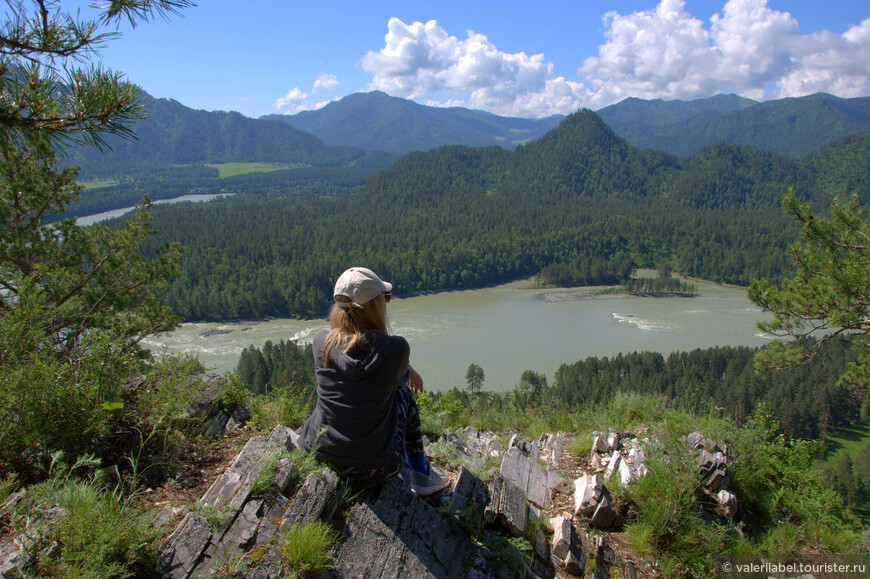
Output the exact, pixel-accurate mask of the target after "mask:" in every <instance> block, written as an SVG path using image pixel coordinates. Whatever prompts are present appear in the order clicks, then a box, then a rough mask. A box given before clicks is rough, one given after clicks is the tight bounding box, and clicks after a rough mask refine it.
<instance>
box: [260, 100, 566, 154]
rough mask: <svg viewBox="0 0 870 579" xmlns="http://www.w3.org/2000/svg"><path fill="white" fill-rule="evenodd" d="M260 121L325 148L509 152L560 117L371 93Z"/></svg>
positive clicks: (544, 129) (548, 127)
mask: <svg viewBox="0 0 870 579" xmlns="http://www.w3.org/2000/svg"><path fill="white" fill-rule="evenodd" d="M260 118H262V119H272V120H279V121H282V122H285V123H288V124H290V125H292V126H294V127H296V128H297V129H299V130H301V131H306V132H309V133H311V134H313V135H316V136H317V137H319V138H320V139H321V140H322V141H323V142H324V143H328V144H331V145H351V146H354V147H360V148H361V149H365V150H366V151H389V152H391V153H410V152H411V151H428V150H429V149H434V148H436V147H439V146H441V145H467V146H470V147H485V146H487V145H500V146H502V147H504V148H506V149H513V148H514V147H515V146H516V145H517V144H520V143H526V142H529V141H533V140H535V139H537V138H539V137H540V136H541V135H543V134H544V133H545V132H547V131H549V130H550V129H552V128H554V127H556V126H557V125H558V124H559V121H561V120H562V118H563V117H562V116H560V115H554V116H551V117H547V118H544V119H521V118H516V117H500V116H497V115H494V114H492V113H487V112H484V111H476V110H471V109H466V108H461V107H451V108H442V107H430V106H425V105H420V104H417V103H415V102H414V101H410V100H406V99H401V98H397V97H391V96H388V95H387V94H385V93H383V92H380V91H374V92H369V93H356V94H352V95H348V96H346V97H344V98H343V99H341V100H339V101H336V102H332V103H329V104H328V105H326V106H325V107H323V108H321V109H318V110H315V111H303V112H301V113H297V114H295V115H267V116H264V117H260Z"/></svg>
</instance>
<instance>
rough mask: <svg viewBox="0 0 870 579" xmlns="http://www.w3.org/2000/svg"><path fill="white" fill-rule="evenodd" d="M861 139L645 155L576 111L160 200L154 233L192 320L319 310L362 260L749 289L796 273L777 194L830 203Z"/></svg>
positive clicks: (857, 172) (471, 273)
mask: <svg viewBox="0 0 870 579" xmlns="http://www.w3.org/2000/svg"><path fill="white" fill-rule="evenodd" d="M868 143H870V138H868V137H866V136H864V137H859V138H852V139H849V140H847V141H844V142H840V143H837V144H834V145H831V146H829V147H828V148H826V149H824V150H822V151H819V152H818V153H817V154H816V155H814V156H812V157H811V158H808V159H807V160H804V161H801V162H798V161H794V160H792V159H789V158H787V157H783V156H778V155H774V154H772V153H767V152H764V151H759V150H756V149H750V148H746V147H738V146H735V145H715V146H711V147H708V148H706V149H703V150H702V151H700V152H698V153H697V154H696V155H694V156H693V157H691V158H689V159H680V158H677V157H674V156H671V155H667V154H664V153H659V152H655V151H650V150H641V149H638V148H636V147H634V146H632V145H630V144H628V143H626V142H625V141H623V140H622V139H620V138H619V137H618V136H617V135H616V134H615V133H613V131H611V130H610V129H609V128H608V127H607V126H606V125H605V124H604V123H603V122H602V121H601V119H599V118H598V117H597V116H596V115H594V114H593V113H591V112H589V111H583V112H580V113H577V114H574V115H572V116H570V117H569V118H567V119H566V120H565V121H564V122H563V123H562V125H560V127H559V128H558V129H556V130H554V131H551V132H550V133H548V134H547V135H546V136H544V137H543V138H542V139H541V140H540V141H538V142H535V143H531V144H529V145H526V146H522V147H518V148H517V149H516V150H515V151H512V152H508V151H505V150H504V149H501V148H499V147H486V148H481V149H472V148H468V147H457V146H451V147H441V148H439V149H436V150H434V151H431V152H428V153H411V154H408V155H405V156H404V157H402V158H400V159H399V160H398V161H397V162H396V163H394V164H393V165H392V166H391V167H390V168H388V169H386V170H383V171H381V172H379V173H377V174H375V175H374V176H373V177H372V178H371V179H369V180H368V181H367V182H366V184H365V186H364V187H362V189H361V190H360V191H359V193H358V194H356V195H353V196H351V197H346V196H342V197H341V198H338V197H331V198H324V197H322V196H320V197H315V196H312V195H298V194H295V192H293V194H286V193H284V192H282V190H281V187H280V186H276V187H274V188H273V189H269V190H265V189H264V192H263V193H262V194H244V195H237V196H235V197H233V198H232V199H229V200H226V201H222V202H219V203H209V204H197V205H189V206H185V207H172V208H166V207H156V208H154V210H153V214H154V227H155V229H157V230H158V231H159V233H158V235H156V236H155V237H154V239H153V240H152V242H153V243H154V246H155V247H156V246H158V245H159V244H161V243H164V242H166V241H169V240H176V241H180V242H181V243H182V245H184V246H185V248H186V253H185V258H184V260H183V262H182V264H181V275H180V276H179V277H178V278H176V279H175V280H174V281H173V282H172V283H171V284H170V287H169V288H168V291H167V299H168V300H169V303H170V304H171V305H172V307H173V309H174V310H175V311H176V312H177V313H178V314H179V315H181V316H183V317H184V318H186V319H188V320H199V319H212V320H219V319H232V318H262V317H268V316H281V317H293V316H303V317H310V316H319V315H323V314H324V313H325V311H326V309H327V307H328V305H329V302H330V292H331V287H332V281H333V280H334V278H335V276H337V275H338V274H339V273H340V272H341V271H343V270H344V269H345V268H346V267H348V265H349V264H354V263H356V264H366V265H368V266H370V267H372V268H374V269H375V270H376V271H378V272H379V273H381V274H382V275H384V276H385V277H387V278H388V279H391V280H392V281H393V282H395V284H396V288H397V293H399V294H408V293H412V292H416V291H420V290H432V289H445V288H469V287H479V286H483V285H489V284H495V283H499V282H504V281H509V280H513V279H519V278H522V277H525V276H532V275H535V274H538V273H539V272H541V271H542V270H545V268H548V267H558V268H560V270H561V271H562V273H563V274H564V275H567V276H569V277H570V278H571V279H572V280H574V281H575V282H576V283H577V284H611V283H621V282H623V281H625V280H626V279H627V278H628V276H629V275H630V273H631V271H632V269H633V268H636V267H659V266H662V265H666V266H668V267H670V268H671V269H673V270H674V271H677V272H680V273H681V274H683V275H687V276H692V277H698V278H704V279H709V280H714V281H721V282H729V283H736V284H741V285H747V284H748V283H749V282H750V281H751V280H752V279H755V278H761V277H764V278H770V279H779V278H780V276H782V275H783V274H784V273H786V272H787V271H788V267H789V266H788V257H787V248H788V246H789V244H790V243H791V242H793V241H794V240H795V239H796V237H797V228H796V227H795V226H793V225H792V224H791V222H790V221H789V220H788V219H787V218H786V217H785V216H783V214H782V212H781V209H780V207H779V202H780V199H781V198H782V196H783V194H784V193H785V191H786V190H787V188H788V187H792V188H794V190H795V192H796V194H797V196H798V198H800V199H802V200H805V201H809V202H810V203H811V204H812V205H813V206H814V207H816V208H818V209H823V208H825V207H827V205H828V203H829V199H830V197H831V195H834V194H842V193H843V192H844V191H842V186H843V185H844V184H845V183H855V182H860V179H861V178H863V175H865V174H866V172H867V168H866V163H865V164H863V165H862V164H861V162H860V159H861V156H860V154H855V153H854V152H853V151H854V150H855V149H856V148H860V147H866V146H867V144H868ZM862 167H863V168H862ZM282 173H284V172H275V173H267V174H257V175H256V176H253V175H252V176H247V177H245V178H246V179H250V180H263V182H267V181H269V180H271V179H281V178H282V177H281V174H282ZM222 181H223V182H226V181H227V180H226V179H225V180H222ZM288 192H289V191H288ZM866 194H867V193H866V190H865V192H864V193H863V195H864V196H865V197H866ZM863 201H866V199H863Z"/></svg>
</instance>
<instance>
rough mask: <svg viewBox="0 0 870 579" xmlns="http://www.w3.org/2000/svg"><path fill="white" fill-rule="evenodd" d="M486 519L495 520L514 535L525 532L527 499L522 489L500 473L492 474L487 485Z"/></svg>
mask: <svg viewBox="0 0 870 579" xmlns="http://www.w3.org/2000/svg"><path fill="white" fill-rule="evenodd" d="M485 514H486V520H487V521H488V522H490V523H491V522H497V523H499V524H500V525H501V526H502V527H504V529H505V530H506V531H507V532H508V533H510V534H511V535H513V536H514V537H522V536H523V535H525V533H526V525H527V523H528V517H529V515H528V501H527V500H526V495H525V493H524V492H523V490H522V489H520V488H519V487H518V486H517V485H515V484H514V483H512V482H511V481H510V480H508V479H507V478H505V477H504V476H503V475H501V474H500V473H496V474H494V475H493V476H492V481H491V482H490V485H489V505H488V506H487V507H486V512H485Z"/></svg>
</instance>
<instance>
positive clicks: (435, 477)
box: [411, 464, 450, 497]
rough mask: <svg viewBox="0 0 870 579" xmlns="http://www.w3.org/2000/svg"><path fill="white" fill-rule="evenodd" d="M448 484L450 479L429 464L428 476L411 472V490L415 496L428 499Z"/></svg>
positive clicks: (414, 471)
mask: <svg viewBox="0 0 870 579" xmlns="http://www.w3.org/2000/svg"><path fill="white" fill-rule="evenodd" d="M449 484H450V479H449V478H448V477H447V474H446V473H445V472H444V471H443V470H441V469H440V468H438V467H437V466H435V465H434V464H429V474H428V475H426V474H423V473H421V472H417V471H416V470H412V471H411V490H412V491H414V492H415V493H417V496H421V497H428V496H429V495H433V494H435V493H437V492H438V491H440V490H441V489H443V488H444V487H446V486H447V485H449Z"/></svg>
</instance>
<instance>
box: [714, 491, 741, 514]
mask: <svg viewBox="0 0 870 579" xmlns="http://www.w3.org/2000/svg"><path fill="white" fill-rule="evenodd" d="M716 500H717V501H719V505H720V507H721V508H722V514H723V515H725V516H726V517H728V518H729V519H732V518H734V515H736V514H737V495H735V494H734V493H732V492H731V491H726V490H724V489H723V490H720V491H719V492H718V493H717V494H716Z"/></svg>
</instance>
